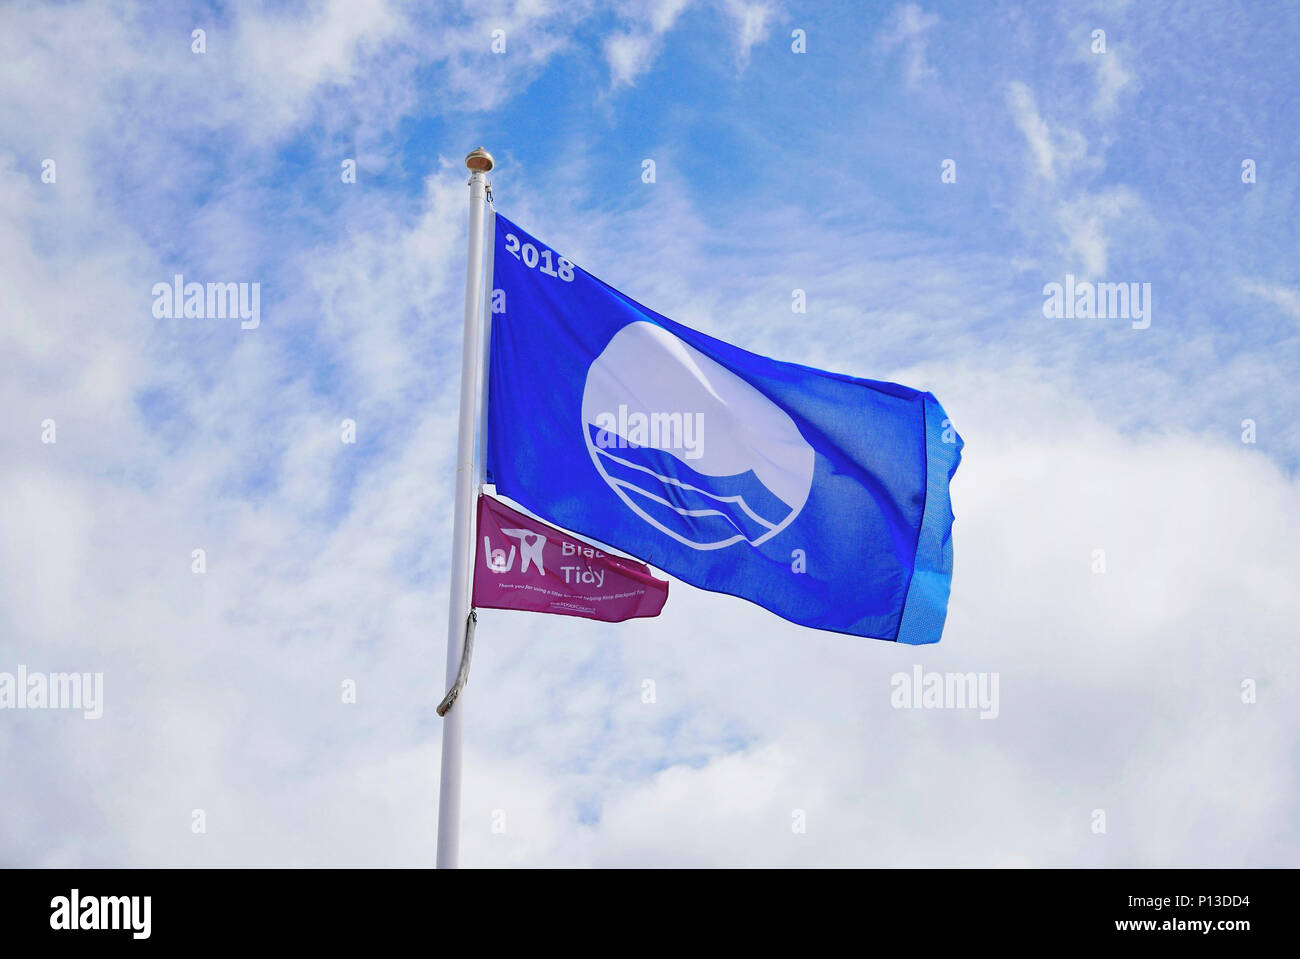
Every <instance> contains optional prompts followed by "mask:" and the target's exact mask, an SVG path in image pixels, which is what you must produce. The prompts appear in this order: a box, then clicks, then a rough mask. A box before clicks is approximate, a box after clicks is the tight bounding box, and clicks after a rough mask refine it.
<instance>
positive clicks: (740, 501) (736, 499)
mask: <svg viewBox="0 0 1300 959" xmlns="http://www.w3.org/2000/svg"><path fill="white" fill-rule="evenodd" d="M596 452H597V453H599V454H600V455H601V456H607V457H609V458H610V459H612V460H613V461H614V462H615V463H620V464H622V465H623V466H628V467H631V468H632V469H634V470H640V471H641V472H642V473H649V474H650V475H651V476H653V477H654V478H655V479H657V480H659V481H660V482H661V483H667V484H669V485H670V486H678V487H681V488H682V489H684V490H689V491H690V492H692V493H699V494H700V495H701V496H707V497H708V498H709V499H715V500H717V501H718V502H719V503H735V504H736V505H737V506H739V507H740V508H741V509H742V510H744V511H745V515H746V516H748V517H749V518H750V519H752V520H753V521H754V522H755V523H757V524H758V525H759V526H762V527H765V528H766V529H776V525H775V524H773V523H769V522H768V521H767V520H765V519H764V518H763V517H761V516H759V515H758V514H757V513H755V512H754V511H753V510H752V509H750V508H749V504H748V503H746V502H745V497H744V496H743V495H741V494H739V493H737V494H736V495H735V496H719V495H718V494H717V493H710V492H709V491H708V490H706V489H700V488H699V487H698V486H692V485H691V484H690V483H683V482H682V481H681V480H679V479H674V478H673V477H671V476H663V475H661V474H659V473H656V472H655V471H654V470H652V469H650V468H649V467H646V466H642V465H640V464H639V463H633V462H630V461H629V460H625V459H623V458H622V457H621V456H615V455H614V454H613V453H611V452H609V451H608V450H604V449H597V450H596ZM613 482H615V483H617V484H618V485H620V486H626V487H627V488H628V489H634V490H636V491H637V492H638V493H644V494H645V495H646V496H648V497H650V499H653V500H658V501H659V502H660V503H663V504H664V505H665V506H668V507H671V508H672V509H675V510H677V512H679V513H681V514H682V515H683V516H706V515H710V514H713V513H717V515H719V516H726V514H725V513H720V512H719V511H718V510H684V509H678V508H677V507H676V506H673V504H672V503H669V502H668V501H667V500H663V499H659V497H658V496H654V495H653V494H651V493H647V492H646V491H645V490H643V489H641V487H639V486H635V485H633V484H632V483H629V482H626V481H625V480H620V479H614V480H613Z"/></svg>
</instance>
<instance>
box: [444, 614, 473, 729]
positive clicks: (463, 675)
mask: <svg viewBox="0 0 1300 959" xmlns="http://www.w3.org/2000/svg"><path fill="white" fill-rule="evenodd" d="M477 625H478V613H477V612H475V610H474V608H473V607H470V611H469V616H468V617H467V618H466V619H465V647H464V649H463V650H462V651H461V654H460V671H459V672H457V673H456V682H454V683H453V684H452V687H451V689H449V690H447V695H446V696H443V697H442V702H440V703H439V704H438V715H439V716H446V715H447V710H449V709H451V707H452V704H453V703H454V702H456V697H458V696H459V695H460V691H461V690H462V689H464V688H465V683H466V682H467V681H468V680H469V658H470V656H472V655H473V654H474V627H475V626H477Z"/></svg>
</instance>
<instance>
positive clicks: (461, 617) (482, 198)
mask: <svg viewBox="0 0 1300 959" xmlns="http://www.w3.org/2000/svg"><path fill="white" fill-rule="evenodd" d="M465 166H466V168H467V169H468V170H469V171H470V177H469V256H468V262H467V264H466V272H465V328H464V331H463V333H462V334H461V336H462V339H461V348H460V426H459V427H458V428H457V435H456V518H455V520H454V522H453V524H452V534H451V535H452V546H451V591H450V594H449V595H448V598H447V686H448V688H450V687H451V686H452V685H453V684H454V683H455V682H456V676H457V674H458V673H459V672H460V660H461V655H462V653H463V652H464V646H465V622H466V619H467V617H468V616H469V609H470V589H471V584H472V582H473V575H472V573H473V563H474V500H475V494H476V493H477V492H478V490H477V486H478V477H477V475H476V467H475V462H474V460H475V455H474V454H475V449H476V442H477V437H476V434H477V427H478V416H477V412H478V401H479V382H480V377H482V375H483V370H482V365H483V364H482V350H481V348H480V347H481V343H480V340H481V337H480V329H479V321H480V317H481V316H482V312H481V307H482V303H481V300H480V297H481V296H482V290H483V219H484V214H485V213H486V206H487V174H488V172H489V171H490V170H491V169H492V167H493V161H492V155H491V154H490V153H488V152H487V151H486V150H484V149H483V148H482V147H479V148H478V149H477V150H475V151H474V152H472V153H471V154H470V155H469V156H467V157H466V158H465ZM464 711H465V695H464V693H463V692H462V693H461V694H460V696H459V697H458V699H457V701H456V703H455V704H454V705H453V706H452V707H451V709H450V710H448V712H447V714H446V715H445V716H444V717H443V722H442V774H441V781H440V785H439V791H438V868H439V869H455V868H456V866H457V865H458V864H459V862H460V765H461V762H460V761H461V731H462V728H463V723H462V720H463V718H464Z"/></svg>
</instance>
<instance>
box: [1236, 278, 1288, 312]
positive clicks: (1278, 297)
mask: <svg viewBox="0 0 1300 959" xmlns="http://www.w3.org/2000/svg"><path fill="white" fill-rule="evenodd" d="M1238 283H1239V285H1240V286H1241V288H1242V289H1243V290H1244V291H1245V292H1247V293H1249V294H1251V295H1252V296H1257V297H1259V298H1260V299H1263V300H1267V301H1268V302H1270V303H1272V304H1273V305H1274V306H1275V307H1277V308H1278V309H1280V310H1281V311H1282V312H1284V313H1287V314H1289V315H1290V316H1292V317H1294V318H1295V319H1298V320H1300V291H1297V290H1294V289H1292V288H1291V287H1289V286H1283V285H1282V284H1281V283H1268V282H1266V281H1263V280H1254V279H1243V280H1239V281H1238Z"/></svg>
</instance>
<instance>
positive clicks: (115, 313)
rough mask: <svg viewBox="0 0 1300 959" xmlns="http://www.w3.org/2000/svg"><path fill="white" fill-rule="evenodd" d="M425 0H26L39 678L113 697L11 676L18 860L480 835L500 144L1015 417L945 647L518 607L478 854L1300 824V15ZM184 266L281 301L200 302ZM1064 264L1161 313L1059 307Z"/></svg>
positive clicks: (721, 303)
mask: <svg viewBox="0 0 1300 959" xmlns="http://www.w3.org/2000/svg"><path fill="white" fill-rule="evenodd" d="M414 6H415V5H404V4H398V3H372V4H365V5H350V4H345V3H340V2H322V3H294V4H257V3H249V4H184V3H181V4H167V5H152V4H138V3H118V4H113V5H102V4H91V3H67V4H43V5H42V4H31V3H18V4H10V5H7V6H6V7H5V8H4V10H3V11H0V134H2V135H0V264H3V266H2V268H0V276H3V286H0V302H3V304H4V307H5V309H4V314H5V320H4V323H3V326H2V327H0V370H2V371H3V374H4V375H3V377H0V398H2V399H3V404H4V405H3V408H4V409H5V410H6V415H5V417H3V418H2V419H0V444H3V449H4V455H3V457H0V543H2V545H0V672H3V671H6V670H7V671H12V670H14V669H15V668H16V667H17V666H18V665H19V664H20V663H21V664H25V665H26V666H27V667H28V668H29V669H44V670H48V671H56V670H61V669H76V670H86V671H101V670H102V671H103V673H104V677H105V679H104V682H105V696H106V705H105V715H104V717H103V718H102V719H100V720H95V721H84V720H82V719H80V718H79V717H74V716H72V715H68V714H62V713H59V712H55V711H49V712H45V713H35V712H31V713H21V714H20V713H13V712H3V713H0V760H2V761H3V762H4V764H5V767H6V769H14V770H16V773H15V777H14V782H16V783H17V784H18V785H17V787H16V788H15V789H10V790H8V791H7V795H8V798H7V799H6V801H5V807H4V808H5V812H6V815H4V816H0V862H6V863H18V864H32V865H35V864H41V865H46V864H48V865H53V864H87V865H110V864H125V865H166V864H182V865H204V864H211V865H239V864H265V865H277V864H408V865H409V864H427V863H430V862H432V858H433V835H434V831H433V830H434V822H433V814H434V810H435V809H436V801H435V800H436V788H437V755H438V748H439V739H438V737H439V728H440V727H439V721H438V720H437V719H436V717H435V716H434V715H433V712H432V706H433V705H434V704H435V703H436V702H437V700H438V699H439V698H440V697H441V694H442V692H443V689H442V661H443V642H444V637H443V635H442V630H441V628H440V627H441V624H442V623H443V622H444V621H445V596H446V588H447V587H446V576H447V561H448V556H447V549H446V543H447V538H448V534H449V528H450V509H451V506H450V476H449V472H450V470H449V467H450V463H451V460H452V457H453V449H454V445H455V425H456V409H455V405H456V398H457V375H458V367H459V343H458V336H459V329H460V322H461V316H460V313H461V303H462V297H463V282H464V279H463V271H464V256H465V252H464V251H465V214H466V203H467V197H466V192H467V191H466V190H465V186H464V179H465V177H464V170H463V167H462V165H461V163H462V158H463V157H464V155H465V153H466V152H468V150H469V149H471V148H472V147H474V146H477V145H479V144H483V145H485V146H486V147H487V148H488V149H490V150H491V151H492V152H493V153H494V155H495V156H496V158H497V162H498V168H497V170H496V171H495V172H494V174H493V178H492V179H493V187H494V192H495V194H496V197H497V204H498V207H499V209H500V210H501V211H502V212H503V213H505V214H506V215H507V216H509V217H511V218H512V219H513V220H515V221H516V222H518V223H520V224H521V225H522V226H524V227H525V228H526V229H528V230H529V231H531V232H532V233H534V234H536V235H537V236H539V237H541V238H543V239H545V240H546V241H547V242H548V243H550V244H552V245H553V246H554V247H556V248H557V249H559V250H561V251H563V252H564V253H565V254H566V255H568V256H570V257H571V258H572V259H574V260H575V261H576V262H578V263H579V264H581V265H582V266H584V267H585V268H587V269H588V270H590V271H591V272H593V273H595V274H596V275H598V276H600V277H601V278H602V279H604V280H605V281H607V282H609V283H611V284H612V285H614V286H616V287H618V288H619V289H621V290H623V291H625V292H626V293H628V294H629V295H631V296H633V297H634V298H636V299H638V300H640V301H641V302H643V303H645V304H646V305H648V306H650V307H651V308H653V309H655V310H657V311H659V312H661V313H663V314H665V315H668V316H671V317H673V318H674V319H677V320H678V321H680V322H683V323H687V324H689V325H692V326H695V327H697V328H699V329H702V330H704V331H706V332H709V333H711V334H713V335H716V336H719V337H722V338H723V339H726V340H728V341H730V342H733V343H736V344H737V345H740V346H743V347H746V348H749V349H753V350H755V351H758V352H762V353H766V354H768V355H771V356H774V357H777V358H779V359H783V360H790V361H795V362H801V363H806V364H809V365H813V366H818V367H822V368H827V369H832V370H837V371H842V372H846V373H851V374H854V375H858V376H864V377H870V378H876V379H891V380H896V381H898V382H902V383H906V384H907V385H909V386H914V387H917V388H921V389H928V390H931V391H932V392H934V393H935V394H936V395H937V396H938V397H939V398H940V400H941V401H942V402H943V403H944V406H945V408H946V409H947V411H948V412H949V414H950V415H951V416H952V418H953V420H954V422H955V423H956V424H957V426H958V428H959V429H960V430H961V432H962V435H963V437H964V438H965V440H966V443H967V449H966V452H965V455H964V462H963V465H962V468H961V470H960V471H959V473H958V474H957V478H956V480H955V481H954V486H953V500H954V510H955V512H956V515H957V523H956V526H955V529H954V536H955V543H956V574H955V581H954V592H953V599H952V604H951V607H950V613H949V625H948V629H947V632H946V633H945V637H944V641H943V643H942V644H940V645H939V646H938V647H935V648H930V649H926V650H922V651H918V650H911V649H908V650H899V649H896V648H894V647H892V646H889V645H887V644H882V643H870V642H859V641H853V640H849V639H846V638H845V637H842V636H834V635H830V634H818V633H814V632H811V631H808V630H802V629H799V628H798V627H795V626H792V625H790V624H788V623H785V622H782V621H780V620H778V619H776V618H775V617H772V616H770V615H765V614H763V613H762V611H761V610H757V609H755V608H752V607H750V606H748V604H745V603H743V602H741V601H739V600H732V599H729V598H727V597H719V596H714V595H711V594H705V593H702V592H699V591H695V590H692V589H691V588H690V587H687V586H685V585H683V584H679V583H675V584H674V586H673V594H672V598H671V601H670V603H669V605H668V609H667V610H666V611H665V615H664V617H662V618H661V619H660V620H658V621H654V622H637V623H628V624H623V625H620V626H603V625H598V624H595V623H576V622H574V621H571V620H568V619H567V618H560V617H542V616H528V615H525V614H512V613H500V612H489V613H486V614H485V615H484V616H483V621H482V625H481V628H480V631H479V644H478V649H477V652H476V659H475V664H474V671H473V674H472V679H471V685H470V691H469V693H468V694H467V699H466V700H465V704H466V710H467V716H466V749H467V758H466V783H465V789H466V799H465V838H464V844H463V849H464V858H465V861H466V862H467V863H468V864H481V865H492V864H547V863H554V864H576V865H588V864H596V865H637V864H718V865H721V864H754V865H780V864H792V865H874V864H882V865H921V864H944V863H951V864H961V865H985V864H1003V863H1033V864H1044V865H1102V864H1124V865H1235V864H1271V865H1294V864H1295V862H1296V857H1297V851H1298V850H1300V834H1298V833H1297V829H1296V825H1295V823H1296V818H1295V815H1294V811H1295V806H1296V800H1297V785H1298V784H1297V769H1296V759H1295V757H1296V755H1297V752H1296V746H1297V736H1298V734H1300V723H1298V722H1297V718H1296V713H1295V710H1294V709H1293V708H1291V707H1290V705H1289V704H1290V703H1291V702H1293V701H1294V699H1293V697H1294V683H1295V676H1296V668H1295V667H1296V665H1297V663H1296V654H1295V652H1294V644H1293V642H1292V641H1293V638H1294V623H1295V620H1296V613H1297V612H1298V611H1300V610H1297V601H1296V599H1295V596H1294V593H1295V590H1294V583H1295V581H1296V579H1297V574H1300V547H1298V546H1297V545H1296V544H1297V543H1300V536H1297V535H1296V534H1297V533H1300V530H1297V528H1296V527H1297V522H1298V520H1297V517H1300V508H1298V507H1300V489H1298V488H1297V481H1296V475H1295V470H1296V467H1297V464H1298V463H1300V427H1298V426H1297V424H1296V420H1295V415H1294V414H1295V410H1296V409H1297V408H1300V402H1298V401H1300V395H1298V392H1300V388H1298V387H1297V384H1296V376H1295V374H1296V371H1297V369H1300V345H1298V340H1297V333H1296V330H1297V325H1298V324H1300V275H1298V274H1300V269H1298V268H1297V262H1296V256H1295V252H1296V249H1297V247H1298V245H1300V244H1298V242H1297V241H1298V240H1300V237H1298V236H1297V226H1296V222H1297V219H1298V218H1297V215H1296V207H1297V202H1296V191H1297V174H1296V171H1295V168H1294V163H1293V162H1292V161H1293V158H1294V146H1295V143H1296V142H1297V140H1298V139H1300V129H1298V127H1300V119H1298V118H1297V114H1296V112H1295V111H1294V110H1293V109H1291V105H1292V102H1293V99H1294V96H1293V90H1294V82H1295V69H1294V67H1293V66H1292V63H1293V60H1294V55H1293V51H1294V49H1295V47H1296V44H1297V42H1298V41H1300V10H1297V9H1296V8H1295V7H1294V6H1293V5H1290V4H1285V3H1262V4H1252V5H1249V6H1248V7H1245V8H1241V9H1238V8H1236V7H1233V6H1232V5H1229V4H1221V3H1220V4H1215V3H1210V4H1197V3H1180V4H1171V3H1124V2H1114V3H1062V4H1053V5H1039V4H1014V3H997V4H987V5H985V4H981V5H974V4H960V3H952V4H943V3H919V4H911V3H903V4H893V3H882V4H870V5H866V4H830V3H826V4H811V3H810V4H803V3H799V4H796V3H790V2H784V3H783V2H780V0H660V2H651V3H614V4H596V3H564V4H559V3H547V2H545V0H532V2H518V3H472V4H470V3H465V4H431V5H420V9H418V10H415V9H411V7H414ZM194 29H203V30H205V31H206V35H205V40H206V51H205V52H204V53H201V54H199V53H194V52H193V51H192V49H191V31H192V30H194ZM1098 29H1101V30H1104V31H1105V46H1106V49H1105V52H1104V53H1098V52H1093V49H1092V47H1093V46H1094V43H1095V41H1094V39H1093V31H1095V30H1098ZM494 30H504V31H505V41H506V49H505V52H504V53H499V54H498V53H493V52H492V42H493V31H494ZM795 30H802V31H804V34H805V36H806V53H801V54H800V53H795V52H793V50H792V46H791V45H792V32H793V31H795ZM47 159H52V160H54V161H55V164H56V170H57V176H56V178H55V180H54V182H43V180H42V164H43V162H44V161H45V160H47ZM345 159H354V160H356V163H357V168H358V176H357V182H356V183H355V184H346V183H343V182H342V181H341V178H340V164H341V163H342V162H343V161H344V160H345ZM646 159H650V160H653V161H654V163H655V171H656V177H655V182H653V183H645V182H643V181H642V176H641V174H642V170H643V161H644V160H646ZM948 159H951V160H952V161H954V163H955V169H956V182H954V183H945V182H942V180H941V176H940V174H941V169H942V164H943V163H944V161H945V160H948ZM1247 159H1250V160H1253V161H1254V164H1255V170H1256V179H1255V182H1253V183H1244V182H1243V181H1242V163H1243V161H1244V160H1247ZM178 272H180V273H183V274H184V275H185V276H186V278H187V279H191V280H197V281H200V282H208V281H233V282H258V283H260V284H261V291H262V300H261V324H260V326H259V327H258V328H257V329H255V330H241V329H240V325H239V322H238V321H237V320H236V321H230V320H217V319H199V320H196V319H188V320H187V319H158V318H155V317H154V316H153V315H152V313H151V303H152V297H151V289H152V287H153V285H154V284H155V283H158V282H160V281H161V282H167V281H170V279H171V277H172V276H173V275H174V274H175V273H178ZM1067 274H1071V275H1074V276H1075V277H1077V278H1078V279H1080V280H1089V281H1094V282H1107V281H1109V282H1119V281H1123V282H1137V283H1149V284H1150V289H1151V297H1152V300H1151V303H1152V307H1151V324H1150V327H1149V328H1148V329H1141V330H1135V329H1132V328H1131V326H1130V323H1129V321H1128V320H1127V319H1124V318H1110V319H1049V318H1047V317H1045V316H1044V313H1043V300H1044V297H1043V288H1044V285H1045V284H1047V283H1051V282H1063V281H1064V278H1065V276H1066V275H1067ZM795 289H802V290H804V291H806V294H807V299H808V312H807V314H794V313H792V312H791V308H790V304H791V293H792V291H793V290H795ZM345 418H350V419H354V420H355V421H356V423H357V442H356V444H355V445H344V444H342V443H341V442H340V439H339V435H340V434H339V424H340V421H341V420H343V419H345ZM46 419H53V420H54V421H55V422H56V423H57V442H56V443H54V444H48V443H42V442H41V434H42V426H41V424H42V423H43V421H45V420H46ZM1245 420H1251V421H1253V422H1254V424H1255V429H1256V435H1255V442H1253V443H1244V442H1242V433H1243V421H1245ZM196 548H203V549H205V551H206V554H207V556H208V570H207V572H206V573H204V574H202V575H196V574H194V573H193V572H192V571H191V553H192V550H194V549H196ZM1097 549H1104V550H1105V553H1106V557H1107V571H1106V572H1105V573H1104V574H1099V573H1095V572H1094V571H1093V554H1094V551H1095V550H1097ZM552 620H555V621H552ZM916 664H921V665H923V666H924V668H926V669H932V670H962V671H966V670H971V671H981V672H997V673H998V674H999V675H1000V677H1001V684H1000V688H1001V696H1002V707H1001V713H1000V716H999V718H997V719H996V720H989V721H983V720H980V719H978V717H976V716H973V715H970V714H967V713H963V712H961V711H935V712H929V711H910V710H896V709H894V708H893V707H892V706H891V704H890V695H889V694H890V677H891V676H893V675H894V674H896V673H898V672H900V671H901V672H909V671H910V670H911V669H912V668H913V666H914V665H916ZM646 680H652V681H653V682H654V683H655V688H656V689H657V691H658V693H657V700H656V702H655V703H651V704H647V703H645V702H643V701H642V691H643V688H644V683H645V681H646ZM345 681H354V682H355V684H356V688H357V702H356V703H350V704H345V703H342V702H341V701H340V695H339V689H340V685H341V684H342V683H343V682H345ZM1245 681H1250V682H1252V683H1254V684H1255V685H1256V686H1257V689H1258V699H1257V701H1256V702H1253V703H1249V704H1247V703H1243V702H1242V693H1241V686H1242V683H1243V682H1245ZM6 778H7V779H8V777H6ZM195 809H203V810H205V811H206V813H207V820H208V823H209V825H208V829H207V831H206V832H205V833H202V834H196V833H194V832H193V831H192V829H191V820H192V813H193V810H195ZM1097 809H1104V810H1106V812H1107V818H1108V823H1109V827H1108V830H1107V832H1105V833H1103V834H1099V833H1096V832H1094V831H1093V830H1092V828H1091V823H1092V821H1093V814H1094V811H1095V810H1097ZM498 810H502V811H504V812H505V814H506V821H507V822H508V824H509V825H508V828H507V829H506V830H505V832H493V831H492V829H491V828H490V826H489V824H490V823H491V822H493V821H494V819H493V816H494V813H495V812H496V811H498ZM793 810H803V811H804V812H806V814H807V822H808V830H807V832H806V833H792V831H791V828H790V822H791V815H792V811H793Z"/></svg>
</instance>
